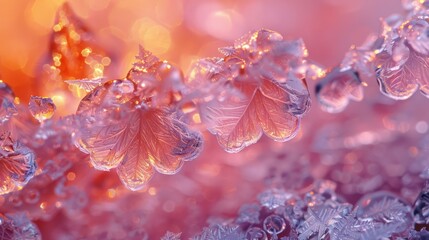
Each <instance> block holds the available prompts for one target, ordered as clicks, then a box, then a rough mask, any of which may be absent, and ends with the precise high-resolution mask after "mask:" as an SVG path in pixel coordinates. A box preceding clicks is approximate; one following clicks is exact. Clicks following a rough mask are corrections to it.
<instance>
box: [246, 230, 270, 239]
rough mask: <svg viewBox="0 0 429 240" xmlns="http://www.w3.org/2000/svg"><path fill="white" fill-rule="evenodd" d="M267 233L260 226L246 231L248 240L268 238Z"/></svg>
mask: <svg viewBox="0 0 429 240" xmlns="http://www.w3.org/2000/svg"><path fill="white" fill-rule="evenodd" d="M267 239H268V238H267V234H266V233H265V232H264V231H263V230H262V229H260V228H258V227H252V228H249V229H248V230H247V231H246V240H267Z"/></svg>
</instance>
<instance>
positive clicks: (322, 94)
mask: <svg viewBox="0 0 429 240" xmlns="http://www.w3.org/2000/svg"><path fill="white" fill-rule="evenodd" d="M316 95H317V100H318V101H319V103H320V104H321V106H322V109H323V110H325V111H327V112H330V113H337V112H341V111H343V110H344V109H345V108H346V106H347V105H348V104H349V100H354V101H361V100H362V99H363V86H362V82H361V80H360V78H359V75H358V74H357V72H355V71H353V70H345V71H341V70H340V69H339V68H338V67H337V68H334V69H333V70H332V71H330V72H329V73H328V74H327V75H326V77H324V78H322V79H321V80H320V81H319V82H318V83H317V85H316Z"/></svg>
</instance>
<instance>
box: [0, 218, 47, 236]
mask: <svg viewBox="0 0 429 240" xmlns="http://www.w3.org/2000/svg"><path fill="white" fill-rule="evenodd" d="M0 239H4V240H24V239H25V240H41V239H42V236H41V234H40V231H39V229H38V228H37V226H36V224H34V223H33V222H31V221H30V220H29V219H28V218H27V217H26V216H25V214H23V213H21V214H10V215H6V216H5V215H2V214H0Z"/></svg>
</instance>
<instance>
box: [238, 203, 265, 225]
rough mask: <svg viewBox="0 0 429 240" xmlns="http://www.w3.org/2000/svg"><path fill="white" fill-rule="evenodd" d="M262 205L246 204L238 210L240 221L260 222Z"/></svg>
mask: <svg viewBox="0 0 429 240" xmlns="http://www.w3.org/2000/svg"><path fill="white" fill-rule="evenodd" d="M260 210H261V207H260V206H259V205H258V204H245V205H243V206H241V207H240V210H239V211H238V217H237V222H238V223H259V211H260Z"/></svg>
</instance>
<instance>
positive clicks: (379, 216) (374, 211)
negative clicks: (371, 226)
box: [356, 192, 413, 233]
mask: <svg viewBox="0 0 429 240" xmlns="http://www.w3.org/2000/svg"><path fill="white" fill-rule="evenodd" d="M356 208H357V213H356V216H357V217H358V218H365V219H372V220H374V221H375V222H380V223H383V224H387V225H388V224H394V223H399V228H398V229H395V230H396V232H399V233H400V232H403V231H405V230H406V229H408V228H409V227H410V226H411V225H412V223H413V218H412V216H411V207H410V206H409V205H408V204H406V203H405V202H403V201H401V200H400V199H399V198H398V197H396V196H395V195H394V194H391V193H387V192H377V193H373V194H368V195H366V196H364V197H362V198H361V199H360V200H359V202H358V203H357V204H356Z"/></svg>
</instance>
